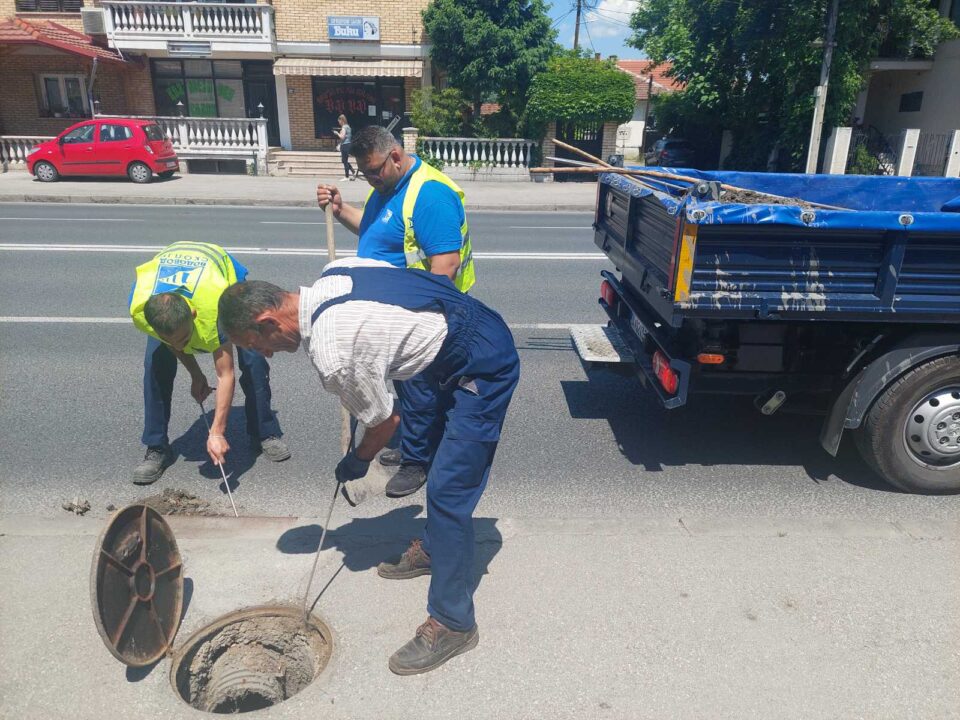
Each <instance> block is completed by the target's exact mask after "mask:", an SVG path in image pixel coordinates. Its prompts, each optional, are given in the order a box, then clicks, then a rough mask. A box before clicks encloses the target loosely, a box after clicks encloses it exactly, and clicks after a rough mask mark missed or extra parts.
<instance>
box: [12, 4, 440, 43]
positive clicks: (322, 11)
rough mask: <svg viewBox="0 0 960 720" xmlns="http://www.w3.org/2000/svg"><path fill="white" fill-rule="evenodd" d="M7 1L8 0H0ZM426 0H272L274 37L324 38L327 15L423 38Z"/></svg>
mask: <svg viewBox="0 0 960 720" xmlns="http://www.w3.org/2000/svg"><path fill="white" fill-rule="evenodd" d="M0 2H9V0H0ZM429 4H430V0H386V1H384V0H352V2H350V3H348V4H346V5H345V4H344V3H343V2H331V1H330V0H319V1H317V0H274V2H273V7H274V17H275V19H276V24H277V40H280V41H294V40H296V41H300V42H326V41H327V40H328V39H329V37H328V36H327V17H328V16H330V15H351V16H363V15H373V16H376V17H379V18H380V40H381V42H385V43H412V44H419V43H423V42H426V33H425V32H424V29H423V20H422V18H421V17H420V13H421V11H423V10H424V9H425V8H426V7H427V5H429Z"/></svg>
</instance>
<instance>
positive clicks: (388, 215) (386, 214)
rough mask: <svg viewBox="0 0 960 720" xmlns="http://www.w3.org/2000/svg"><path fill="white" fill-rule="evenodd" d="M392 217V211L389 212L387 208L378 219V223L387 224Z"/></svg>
mask: <svg viewBox="0 0 960 720" xmlns="http://www.w3.org/2000/svg"><path fill="white" fill-rule="evenodd" d="M392 217H393V210H391V209H390V208H387V209H386V210H384V211H383V216H382V217H381V218H380V222H382V223H388V222H390V218H392Z"/></svg>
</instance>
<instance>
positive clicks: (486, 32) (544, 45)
mask: <svg viewBox="0 0 960 720" xmlns="http://www.w3.org/2000/svg"><path fill="white" fill-rule="evenodd" d="M423 23H424V26H425V27H426V30H427V33H428V34H429V36H430V43H431V46H432V47H431V50H430V57H431V59H432V60H433V61H434V63H436V64H437V65H438V66H439V67H441V68H442V69H443V70H444V71H446V73H447V77H448V79H449V82H450V84H451V85H452V86H454V87H456V88H458V89H459V90H460V91H461V92H463V94H464V96H465V97H466V98H468V99H469V101H470V103H471V105H472V106H473V115H474V117H475V118H479V117H480V105H481V103H483V102H485V101H487V100H490V99H493V98H496V99H497V100H498V101H499V102H500V104H501V105H502V106H507V107H510V108H511V109H512V111H513V113H514V115H519V113H520V111H521V110H522V107H523V102H524V99H525V98H526V95H527V90H528V89H529V87H530V82H531V80H532V79H533V77H534V75H536V74H537V73H538V72H540V71H541V70H543V69H545V68H546V66H547V61H548V60H549V59H550V57H551V56H552V55H553V53H554V47H555V42H554V41H555V38H556V31H555V30H553V29H552V28H551V27H550V24H551V23H550V18H549V16H548V15H547V9H546V4H545V3H544V0H433V2H431V3H430V5H429V6H428V7H427V9H426V10H424V11H423Z"/></svg>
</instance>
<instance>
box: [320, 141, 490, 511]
mask: <svg viewBox="0 0 960 720" xmlns="http://www.w3.org/2000/svg"><path fill="white" fill-rule="evenodd" d="M350 152H351V154H352V155H353V156H354V158H356V161H357V167H358V168H359V171H360V172H362V173H363V175H364V178H365V179H366V181H367V182H368V183H369V184H370V186H371V188H372V189H371V191H370V194H369V195H368V196H367V200H366V202H365V203H364V205H363V208H362V209H359V208H355V207H352V206H351V205H348V204H347V203H345V202H344V201H343V197H342V195H341V194H340V191H339V190H338V189H337V187H336V186H334V185H326V184H322V183H321V184H320V185H318V186H317V202H318V204H319V205H320V207H321V208H325V207H326V206H327V205H328V204H330V205H332V206H333V215H334V217H336V218H337V219H338V220H339V221H340V224H341V225H343V226H344V227H346V228H347V229H348V230H350V231H351V232H353V233H355V234H357V235H359V237H360V240H359V243H358V245H357V257H360V258H371V259H374V260H383V261H386V262H388V263H390V264H391V265H393V266H395V267H406V268H414V269H419V270H428V271H430V272H431V273H434V274H436V275H443V276H445V277H448V278H450V280H451V281H453V283H454V285H455V286H456V288H457V289H458V290H460V291H461V292H464V293H465V292H467V291H468V290H469V289H470V288H471V287H472V286H473V284H474V282H475V280H476V274H475V271H474V265H473V252H472V249H471V245H470V230H469V227H468V225H467V220H466V213H465V211H464V207H463V200H464V193H463V190H461V189H460V188H459V187H458V186H457V184H456V183H454V182H453V181H452V180H451V179H450V178H448V177H447V176H446V175H444V174H443V173H442V172H440V171H439V170H437V169H435V168H433V167H431V166H430V165H428V164H427V163H425V162H423V160H422V159H420V158H419V157H417V156H416V155H409V154H407V153H406V152H405V151H404V149H403V147H402V146H401V145H400V143H399V142H397V140H396V138H394V137H393V135H392V134H391V133H390V132H389V131H388V130H386V128H382V127H379V126H371V127H367V128H364V129H363V130H361V131H360V132H358V133H357V134H356V136H355V137H354V141H353V145H352V147H351V151H350ZM394 387H395V389H396V392H397V396H398V397H399V399H400V429H399V433H400V448H399V451H387V452H385V453H383V454H382V455H381V456H380V462H381V463H383V464H384V465H399V466H400V468H399V470H398V471H397V473H396V474H395V475H394V476H393V477H392V478H391V479H390V482H389V483H388V484H387V487H386V493H387V495H388V496H389V497H404V496H406V495H410V494H411V493H414V492H416V491H417V490H418V489H419V488H420V487H421V486H422V485H423V483H424V482H426V479H427V468H428V467H429V465H430V462H431V460H432V459H433V458H432V455H431V447H432V446H433V445H434V444H435V440H436V437H437V433H438V432H439V429H440V426H441V422H440V420H441V419H442V418H441V417H440V416H441V412H440V408H439V407H438V400H437V398H438V389H437V387H436V383H435V382H433V381H431V380H430V378H428V377H425V376H424V377H420V376H416V377H412V378H410V379H407V380H403V381H397V382H395V383H394Z"/></svg>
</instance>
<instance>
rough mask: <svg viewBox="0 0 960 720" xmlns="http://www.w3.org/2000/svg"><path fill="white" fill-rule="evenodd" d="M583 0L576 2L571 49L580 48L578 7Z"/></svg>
mask: <svg viewBox="0 0 960 720" xmlns="http://www.w3.org/2000/svg"><path fill="white" fill-rule="evenodd" d="M582 3H583V0H577V24H576V25H575V26H574V28H573V49H574V50H576V49H578V48H579V47H580V6H581V5H582Z"/></svg>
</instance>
